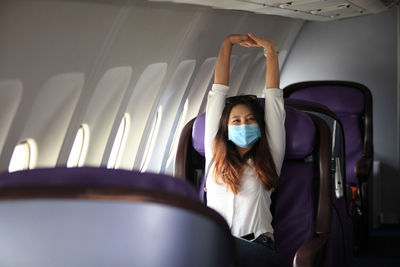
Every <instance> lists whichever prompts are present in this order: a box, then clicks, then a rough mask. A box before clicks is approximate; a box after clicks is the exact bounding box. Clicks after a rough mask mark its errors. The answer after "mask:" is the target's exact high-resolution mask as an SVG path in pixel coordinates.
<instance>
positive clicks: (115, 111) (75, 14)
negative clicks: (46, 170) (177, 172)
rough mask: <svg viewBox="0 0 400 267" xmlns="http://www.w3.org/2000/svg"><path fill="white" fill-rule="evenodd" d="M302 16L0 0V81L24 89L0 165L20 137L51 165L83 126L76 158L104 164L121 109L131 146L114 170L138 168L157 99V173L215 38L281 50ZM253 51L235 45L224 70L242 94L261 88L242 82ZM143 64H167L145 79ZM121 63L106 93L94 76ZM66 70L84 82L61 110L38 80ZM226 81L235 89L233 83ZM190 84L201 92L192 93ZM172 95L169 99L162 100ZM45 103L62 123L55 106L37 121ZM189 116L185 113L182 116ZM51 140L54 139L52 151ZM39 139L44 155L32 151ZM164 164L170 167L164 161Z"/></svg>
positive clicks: (97, 1)
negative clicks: (255, 38) (183, 73)
mask: <svg viewBox="0 0 400 267" xmlns="http://www.w3.org/2000/svg"><path fill="white" fill-rule="evenodd" d="M302 23H303V22H302V21H301V20H295V19H289V18H283V17H277V16H265V15H255V14H252V13H249V12H239V11H229V10H215V9H211V8H205V7H200V6H194V5H180V4H172V3H154V2H148V1H145V0H113V1H107V0H34V1H32V0H3V1H1V2H0V25H1V26H0V81H7V80H18V81H21V85H22V88H23V90H22V97H21V101H20V104H19V106H18V108H17V109H16V112H13V113H15V116H14V119H13V121H12V123H8V124H9V125H8V126H7V125H2V126H7V127H6V128H7V129H5V130H3V132H4V133H5V135H7V137H3V139H4V140H5V141H4V142H3V143H4V146H3V150H2V152H1V155H0V170H1V171H5V170H7V168H8V164H9V162H10V158H11V155H12V152H13V149H14V147H15V145H16V144H17V143H18V142H19V141H21V140H22V139H21V138H33V139H41V141H39V143H38V151H39V155H38V158H39V163H40V164H39V166H40V167H46V166H48V167H51V166H54V164H55V163H57V165H59V166H65V165H66V163H67V160H68V157H69V153H70V150H71V147H72V144H73V141H74V138H75V135H76V132H77V130H78V128H79V127H80V125H81V124H82V123H85V124H87V125H88V126H89V128H91V129H90V130H91V132H90V135H91V143H89V149H88V156H87V159H86V162H85V163H84V165H90V166H100V165H101V166H106V165H107V161H108V158H109V156H110V153H111V148H112V144H113V142H114V138H115V135H116V132H117V130H118V127H119V124H120V122H121V118H122V117H123V116H124V114H125V113H126V112H128V113H129V112H131V113H134V114H130V116H131V122H132V124H131V126H130V130H131V131H130V135H129V136H128V141H127V144H129V145H130V149H127V150H126V151H128V152H132V154H134V155H124V156H123V157H122V164H121V167H122V168H127V169H132V168H135V169H137V168H139V167H140V163H141V162H142V159H143V156H144V154H145V153H144V152H145V151H144V150H145V148H146V144H147V143H148V141H149V140H148V137H149V136H150V131H151V127H152V123H153V119H154V118H155V115H156V112H157V110H158V108H159V105H162V104H164V107H163V108H164V112H165V114H167V116H168V120H165V121H164V122H163V123H162V124H161V125H160V127H161V128H160V131H159V132H160V133H162V134H160V135H158V136H155V140H154V149H153V150H152V151H150V154H149V167H148V170H151V171H155V172H159V171H162V172H165V171H167V170H166V168H167V166H166V164H167V160H168V152H169V151H170V149H171V146H172V143H173V138H174V136H175V132H176V129H177V127H178V121H179V117H180V114H181V112H182V111H183V107H184V103H185V102H186V98H187V97H188V96H189V95H191V96H193V95H196V97H200V98H201V99H199V100H196V105H195V109H199V110H198V111H200V110H201V106H202V103H203V104H204V99H205V94H206V92H207V91H208V90H209V89H210V84H211V81H212V76H210V72H207V71H204V69H203V70H202V69H201V68H200V67H201V66H202V64H203V63H204V62H206V60H208V62H210V59H212V58H213V57H215V56H216V55H217V54H218V50H219V46H220V44H221V41H222V39H223V38H224V36H226V35H227V34H230V33H235V32H239V33H246V32H254V33H256V34H259V35H263V36H266V37H268V38H271V39H274V40H275V41H276V42H277V44H278V46H281V47H287V46H289V47H290V45H291V42H292V40H293V36H295V35H296V34H297V32H298V30H299V29H300V28H301V25H302ZM261 53H262V51H260V49H245V48H242V47H235V49H234V51H233V54H234V56H233V59H234V61H235V62H237V63H238V64H236V65H235V66H234V67H233V72H232V74H233V75H235V76H236V74H238V75H240V77H239V76H238V77H236V79H233V81H234V83H240V84H241V86H242V87H243V86H245V87H249V86H250V87H252V88H251V89H248V90H250V91H258V90H255V87H262V85H260V82H259V81H257V82H251V81H249V77H252V75H253V76H254V73H253V68H254V66H255V65H254V64H255V63H257V62H258V60H257V58H258V57H259V56H260V54H261ZM244 55H247V56H248V61H247V59H246V60H245V61H243V62H244V63H245V64H241V63H240V62H242V60H241V59H243V58H242V57H243V56H244ZM187 60H191V62H194V69H193V71H189V72H188V73H189V74H188V75H189V76H190V77H182V79H187V80H186V81H184V80H182V81H180V80H179V81H177V82H178V83H179V84H181V85H182V86H183V87H182V88H181V89H180V90H181V92H180V93H179V94H178V95H176V96H175V93H176V91H175V90H177V88H174V86H173V84H171V79H172V77H173V73H174V72H175V71H176V69H177V67H178V65H179V64H181V63H182V62H184V61H187ZM211 62H213V61H211ZM154 64H156V65H154ZM211 65H213V64H211ZM211 65H210V67H211V68H213V66H211ZM232 65H233V64H232ZM149 66H160V67H161V66H165V67H163V69H164V68H166V70H165V69H164V70H162V69H160V70H157V72H156V73H160V75H161V76H163V77H157V78H155V79H154V84H153V83H152V82H151V81H150V80H149V79H148V78H145V77H147V76H148V73H147V74H144V76H142V74H143V73H144V71H147V70H149V69H148V68H149ZM256 66H259V64H258V63H257V64H256ZM120 68H125V69H126V70H129V71H128V72H126V73H125V74H126V75H125V74H122V73H121V75H119V74H118V75H117V76H118V77H119V76H120V77H121V80H118V77H117V76H115V75H114V76H115V77H114V76H113V77H114V78H113V79H116V80H115V81H116V82H115V85H114V86H111V85H110V86H109V87H108V88H109V90H111V92H107V86H106V87H104V86H103V85H101V84H100V83H102V81H104V79H105V80H107V81H108V82H109V81H111V80H110V79H108V78H107V77H106V78H105V75H108V74H107V73H110V71H111V70H118V69H120ZM258 72H259V71H258ZM68 73H80V74H81V75H82V80H83V81H84V84H83V88H77V90H76V91H75V92H76V93H74V97H77V100H73V101H69V102H68V104H67V105H68V107H64V106H63V105H64V104H65V103H64V101H54V97H57V93H56V90H57V89H54V92H53V91H51V88H50V89H46V90H50V91H51V92H52V93H51V94H50V93H49V94H46V93H41V94H39V93H40V92H44V91H41V88H43V86H45V85H46V81H49V80H52V78H53V77H58V76H59V75H60V74H68ZM211 73H212V72H211ZM198 75H204V77H205V79H207V80H208V81H205V82H202V83H200V82H199V80H197V81H196V78H198V79H200V78H201V77H200V76H199V77H198ZM243 75H244V76H243ZM122 76H123V77H122ZM242 76H243V77H242ZM256 76H257V75H256ZM141 77H142V80H140V78H141ZM127 79H129V81H127ZM117 80H118V81H117ZM107 81H106V82H107ZM195 81H196V82H195ZM138 82H139V83H138ZM106 84H107V83H105V85H106ZM143 84H149V86H150V87H149V88H151V90H153V92H152V93H147V92H146V93H144V90H145V89H144V88H141V87H143V86H142V85H143ZM138 85H139V86H138ZM171 85H172V86H171ZM71 86H72V85H71ZM199 86H201V87H202V88H199ZM112 87H114V88H115V89H112ZM234 87H235V90H238V87H239V84H236V85H234ZM253 87H254V88H253ZM99 88H100V89H99ZM58 90H61V89H59V88H58ZM135 90H136V91H135ZM191 90H200V91H201V92H202V93H201V95H200V96H197V94H194V93H193V92H191ZM102 92H104V93H102ZM54 95H56V96H54ZM65 95H68V94H65ZM140 96H145V97H146V101H148V105H147V106H146V107H145V109H144V110H138V108H137V107H140V105H139V104H142V103H141V101H142V100H143V99H141V97H140ZM171 96H172V97H176V99H173V101H171ZM60 97H61V95H60ZM102 97H103V99H102ZM39 98H40V99H39ZM147 98H151V99H147ZM58 100H60V99H58ZM49 103H51V105H48V104H49ZM47 106H48V107H51V110H52V111H57V110H60V111H61V110H63V111H68V112H67V113H65V112H64V113H65V114H64V115H63V117H62V118H61V119H62V121H64V123H65V125H63V126H62V127H56V125H57V123H59V120H60V118H59V116H58V115H57V112H55V113H54V118H51V119H50V120H47V121H46V122H43V121H42V120H41V116H40V114H41V112H46V110H47V111H49V112H51V111H50V110H49V109H47V108H46V107H47ZM198 111H197V112H198ZM32 112H33V113H32ZM71 112H72V113H71ZM195 114H196V111H195V110H191V111H190V116H194V115H195ZM102 118H103V119H102ZM164 118H166V117H164ZM189 119H190V118H189V117H188V118H184V120H185V121H187V120H189ZM28 121H29V122H28ZM47 125H49V127H50V126H53V127H52V129H53V131H52V133H49V134H48V135H47V136H48V137H49V138H48V137H46V135H43V136H42V135H41V133H45V131H46V128H47ZM58 128H60V129H61V128H62V129H64V130H57V129H58ZM134 131H136V132H134ZM132 133H134V134H132ZM56 135H57V136H56ZM50 137H51V138H50ZM129 137H130V138H131V139H129ZM36 141H37V140H36ZM55 142H56V143H57V145H55V147H54V148H52V147H51V145H52V144H55ZM91 144H92V146H91ZM44 146H46V149H45V151H46V153H45V154H40V151H41V150H43V147H44ZM170 162H172V163H173V161H171V160H170ZM168 169H169V170H170V171H169V172H170V173H171V170H173V164H172V165H171V164H170V166H168Z"/></svg>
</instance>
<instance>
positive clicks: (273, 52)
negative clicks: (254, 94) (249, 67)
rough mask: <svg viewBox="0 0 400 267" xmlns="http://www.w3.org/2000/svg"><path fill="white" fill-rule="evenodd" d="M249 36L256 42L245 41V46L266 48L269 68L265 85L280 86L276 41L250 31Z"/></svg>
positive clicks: (268, 86)
mask: <svg viewBox="0 0 400 267" xmlns="http://www.w3.org/2000/svg"><path fill="white" fill-rule="evenodd" d="M249 37H250V38H251V39H252V40H253V41H254V43H255V44H251V43H247V42H245V44H244V46H247V47H252V46H260V47H263V48H264V53H265V57H266V58H267V59H266V60H267V68H266V74H265V87H266V88H267V89H268V88H279V61H278V54H277V49H276V45H275V42H274V41H271V40H268V39H264V38H261V37H258V36H256V35H254V34H252V33H249Z"/></svg>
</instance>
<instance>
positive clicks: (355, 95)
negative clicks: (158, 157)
mask: <svg viewBox="0 0 400 267" xmlns="http://www.w3.org/2000/svg"><path fill="white" fill-rule="evenodd" d="M289 97H290V98H295V99H302V100H307V101H313V102H317V103H320V104H322V105H325V106H327V107H328V108H329V109H330V110H332V111H333V112H335V113H336V114H337V115H338V117H339V118H340V119H341V121H342V124H343V128H344V135H345V141H346V142H345V143H346V178H347V183H348V184H353V185H358V183H359V181H358V178H357V177H356V175H355V172H354V167H355V166H356V163H357V161H358V160H359V159H360V158H361V157H362V150H363V144H362V142H363V136H362V133H361V129H360V117H361V115H363V113H364V95H363V93H362V92H361V91H360V90H357V89H354V88H352V87H350V86H341V85H318V86H312V87H309V88H302V89H301V90H297V91H294V92H292V93H291V94H290V96H289Z"/></svg>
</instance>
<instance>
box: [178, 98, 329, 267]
mask: <svg viewBox="0 0 400 267" xmlns="http://www.w3.org/2000/svg"><path fill="white" fill-rule="evenodd" d="M262 101H263V100H262V99H260V102H262ZM204 118H205V116H204V114H202V115H199V116H198V117H197V118H195V119H193V120H192V121H190V122H189V123H188V124H187V125H186V126H185V128H184V130H183V131H182V134H181V138H180V143H179V147H178V153H177V160H176V164H175V175H177V176H180V177H181V178H183V179H185V180H187V181H189V182H191V183H192V184H194V185H198V187H197V188H198V192H199V194H200V195H202V194H203V192H202V188H203V186H202V184H204V180H203V178H202V176H203V173H204V141H203V140H204ZM285 126H286V155H285V161H284V164H283V167H282V173H281V176H280V179H279V185H278V187H277V189H276V190H275V192H274V194H273V199H272V205H271V209H272V212H273V216H274V220H273V225H274V229H275V237H276V246H277V248H278V251H279V258H280V264H281V266H283V267H286V266H303V265H304V264H308V265H307V266H322V265H324V264H325V261H326V257H325V256H326V252H327V250H326V248H327V246H328V242H329V232H330V224H331V198H330V195H331V184H330V182H331V178H330V164H331V161H330V158H331V136H330V132H329V128H328V126H327V125H326V123H325V122H324V121H323V120H322V119H319V118H318V117H313V118H312V119H311V115H307V114H305V113H303V112H300V111H297V110H295V109H293V108H290V107H286V121H285ZM299 189H301V190H299ZM294 196H295V197H294Z"/></svg>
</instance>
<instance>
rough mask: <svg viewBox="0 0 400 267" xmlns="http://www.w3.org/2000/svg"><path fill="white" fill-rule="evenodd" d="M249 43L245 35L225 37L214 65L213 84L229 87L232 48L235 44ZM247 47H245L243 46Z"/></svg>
mask: <svg viewBox="0 0 400 267" xmlns="http://www.w3.org/2000/svg"><path fill="white" fill-rule="evenodd" d="M249 42H250V43H251V42H252V40H250V38H249V36H248V35H246V34H231V35H229V36H227V37H225V39H224V41H223V42H222V45H221V48H220V50H219V54H218V59H217V64H216V65H215V73H214V83H216V84H223V85H229V70H230V59H231V52H232V46H233V45H235V44H241V45H243V43H249ZM244 46H247V45H244Z"/></svg>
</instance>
